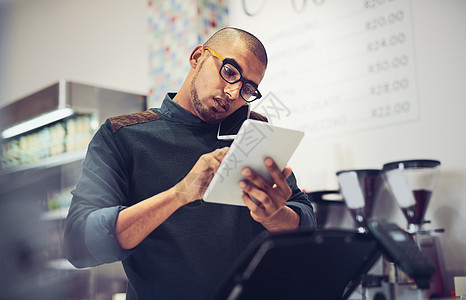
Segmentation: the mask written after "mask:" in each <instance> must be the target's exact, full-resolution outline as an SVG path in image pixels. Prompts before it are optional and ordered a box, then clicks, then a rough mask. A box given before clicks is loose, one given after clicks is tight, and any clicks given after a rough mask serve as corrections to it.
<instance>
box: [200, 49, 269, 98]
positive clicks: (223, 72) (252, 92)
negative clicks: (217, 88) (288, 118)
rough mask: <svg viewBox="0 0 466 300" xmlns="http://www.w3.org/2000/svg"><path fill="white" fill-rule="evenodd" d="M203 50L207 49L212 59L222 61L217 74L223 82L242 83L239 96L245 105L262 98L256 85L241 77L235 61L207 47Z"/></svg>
mask: <svg viewBox="0 0 466 300" xmlns="http://www.w3.org/2000/svg"><path fill="white" fill-rule="evenodd" d="M204 48H205V49H207V50H208V51H209V52H210V54H212V56H213V57H215V58H218V59H219V60H221V61H222V67H221V68H220V70H219V72H218V73H219V74H220V77H222V79H223V80H225V81H226V82H228V83H230V84H234V83H237V82H239V81H241V82H242V83H243V84H242V86H241V90H240V95H241V98H243V100H244V101H246V102H247V103H251V102H253V101H255V100H257V99H259V98H261V97H262V95H261V93H260V92H259V90H258V89H257V84H255V83H254V82H252V81H250V80H247V79H245V78H244V77H243V75H242V74H241V72H240V70H239V69H240V67H239V66H238V64H237V63H236V62H235V60H233V59H231V58H224V57H223V56H222V55H221V54H219V53H218V52H217V51H215V50H213V49H211V48H209V47H204Z"/></svg>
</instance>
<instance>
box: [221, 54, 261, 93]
mask: <svg viewBox="0 0 466 300" xmlns="http://www.w3.org/2000/svg"><path fill="white" fill-rule="evenodd" d="M223 60H224V61H225V62H226V63H229V64H232V65H233V66H234V67H235V68H237V69H238V71H240V72H241V75H242V76H243V69H242V68H241V67H240V65H239V64H238V63H237V62H236V60H235V59H234V58H229V57H226V58H224V59H223ZM243 78H244V79H245V80H246V81H247V82H249V83H253V86H254V87H255V88H257V87H258V84H257V83H255V82H254V81H252V80H249V79H246V78H245V77H244V76H243Z"/></svg>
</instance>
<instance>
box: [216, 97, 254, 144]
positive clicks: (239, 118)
mask: <svg viewBox="0 0 466 300" xmlns="http://www.w3.org/2000/svg"><path fill="white" fill-rule="evenodd" d="M249 113H250V107H249V105H248V104H246V105H243V106H241V107H240V108H238V109H237V110H236V111H235V112H234V113H232V114H231V115H230V116H228V118H226V119H225V120H223V121H222V122H220V123H219V125H218V132H217V139H219V140H234V139H235V137H236V135H237V134H238V131H239V129H240V128H241V125H243V122H244V121H246V120H247V119H249Z"/></svg>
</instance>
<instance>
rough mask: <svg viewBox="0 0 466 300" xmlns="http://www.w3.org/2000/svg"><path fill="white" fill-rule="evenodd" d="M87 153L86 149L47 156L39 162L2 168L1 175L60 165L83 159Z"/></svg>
mask: <svg viewBox="0 0 466 300" xmlns="http://www.w3.org/2000/svg"><path fill="white" fill-rule="evenodd" d="M85 155H86V149H82V150H77V151H73V152H65V153H63V154H59V155H55V156H51V157H47V158H45V159H42V160H40V161H37V162H33V163H28V164H24V165H19V166H14V167H9V168H5V169H2V170H0V177H2V176H5V175H11V174H13V173H17V172H21V171H28V170H34V169H48V168H52V167H56V166H60V165H65V164H68V163H72V162H76V161H79V160H82V159H84V156H85Z"/></svg>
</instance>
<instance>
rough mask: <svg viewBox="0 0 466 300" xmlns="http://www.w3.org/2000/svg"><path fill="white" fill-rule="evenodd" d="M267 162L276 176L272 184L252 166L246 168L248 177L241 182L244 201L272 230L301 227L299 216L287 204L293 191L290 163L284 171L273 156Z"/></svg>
mask: <svg viewBox="0 0 466 300" xmlns="http://www.w3.org/2000/svg"><path fill="white" fill-rule="evenodd" d="M264 164H265V166H266V167H267V169H268V171H269V172H270V174H271V176H272V182H271V183H270V182H267V181H266V180H265V179H264V178H263V177H262V176H260V175H259V174H257V173H256V172H254V170H252V169H250V168H244V169H243V170H242V175H243V176H244V178H245V179H246V180H241V181H240V182H239V186H240V188H241V189H242V190H243V201H244V203H245V204H246V206H247V207H248V208H249V210H250V211H251V216H252V218H253V219H254V220H256V221H257V222H260V223H262V225H264V227H266V228H267V229H268V230H269V231H283V230H295V229H297V228H298V227H299V216H298V214H297V213H295V212H294V211H293V210H292V209H291V208H289V207H287V206H286V205H285V204H286V201H287V200H288V199H289V198H290V197H291V194H292V192H291V188H290V186H289V185H288V183H287V182H286V179H287V178H288V176H290V175H291V172H292V171H291V168H290V167H288V166H287V167H285V169H283V171H281V170H280V169H279V168H278V166H277V164H276V163H275V162H274V161H273V159H272V158H270V157H267V158H266V159H265V160H264Z"/></svg>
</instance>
